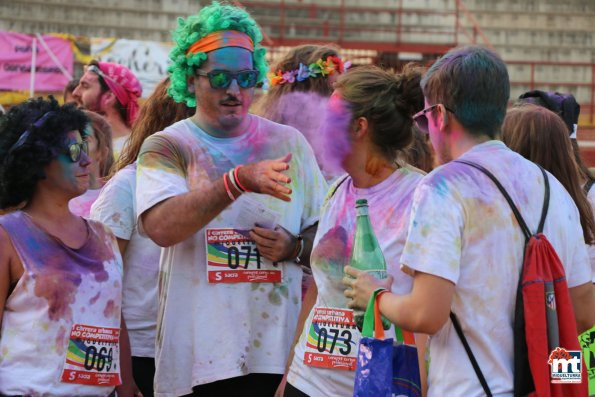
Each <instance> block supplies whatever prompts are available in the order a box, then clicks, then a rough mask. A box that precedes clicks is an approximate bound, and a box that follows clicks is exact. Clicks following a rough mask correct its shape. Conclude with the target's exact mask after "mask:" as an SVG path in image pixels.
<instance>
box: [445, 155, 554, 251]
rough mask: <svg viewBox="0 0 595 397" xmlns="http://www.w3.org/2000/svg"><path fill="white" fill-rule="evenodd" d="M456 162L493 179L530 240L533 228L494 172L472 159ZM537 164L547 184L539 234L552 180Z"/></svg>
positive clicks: (543, 222)
mask: <svg viewBox="0 0 595 397" xmlns="http://www.w3.org/2000/svg"><path fill="white" fill-rule="evenodd" d="M455 163H461V164H467V165H468V166H471V167H473V168H476V169H478V170H480V171H481V172H483V173H484V174H485V175H486V176H487V177H488V178H490V179H491V180H492V182H494V184H495V185H496V187H497V188H498V190H500V192H501V193H502V195H503V196H504V198H505V199H506V201H507V202H508V205H509V206H510V209H512V212H513V213H514V217H515V218H516V220H517V222H518V223H519V226H520V227H521V230H522V231H523V234H524V235H525V238H526V239H527V240H528V239H529V238H530V237H531V236H532V235H533V233H531V230H530V229H529V227H528V226H527V224H526V223H525V220H524V219H523V217H522V216H521V213H520V212H519V210H518V208H517V207H516V205H514V202H513V201H512V198H511V197H510V195H509V194H508V192H507V191H506V189H504V186H502V184H501V183H500V181H499V180H498V179H496V177H495V176H494V174H492V173H491V172H490V171H488V170H487V169H486V168H485V167H483V166H481V165H479V164H477V163H473V162H471V161H467V160H455ZM537 166H538V167H539V169H540V171H541V174H542V175H543V182H544V185H545V193H544V196H543V208H542V209H541V219H540V220H539V226H538V227H537V232H536V233H535V234H539V233H542V232H543V226H544V224H545V218H546V217H547V213H548V209H549V203H550V182H549V179H548V177H547V174H546V173H545V170H544V169H543V167H542V166H540V165H539V164H537Z"/></svg>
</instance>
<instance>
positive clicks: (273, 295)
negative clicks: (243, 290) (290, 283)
mask: <svg viewBox="0 0 595 397" xmlns="http://www.w3.org/2000/svg"><path fill="white" fill-rule="evenodd" d="M268 297H269V302H271V304H273V305H275V306H280V305H281V295H280V294H279V293H278V292H276V291H275V290H272V291H271V292H269V295H268Z"/></svg>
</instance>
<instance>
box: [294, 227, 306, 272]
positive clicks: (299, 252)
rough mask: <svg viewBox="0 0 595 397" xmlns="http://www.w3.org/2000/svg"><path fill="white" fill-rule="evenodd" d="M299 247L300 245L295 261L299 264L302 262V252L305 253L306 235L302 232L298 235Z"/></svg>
mask: <svg viewBox="0 0 595 397" xmlns="http://www.w3.org/2000/svg"><path fill="white" fill-rule="evenodd" d="M296 237H297V244H298V245H297V246H296V248H297V247H299V250H297V255H296V256H295V259H294V261H295V263H297V264H298V265H299V264H300V263H301V262H302V260H301V259H300V256H302V254H303V253H304V245H305V244H304V237H303V236H302V235H301V234H298V235H297V236H296Z"/></svg>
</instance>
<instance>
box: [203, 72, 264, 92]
mask: <svg viewBox="0 0 595 397" xmlns="http://www.w3.org/2000/svg"><path fill="white" fill-rule="evenodd" d="M196 75H197V76H204V77H207V78H208V79H209V84H211V88H214V89H216V90H222V89H225V88H227V87H229V86H230V85H231V82H232V81H233V80H235V81H237V82H238V85H239V86H240V88H252V87H254V86H255V85H256V83H257V82H258V71H257V70H242V71H239V72H236V73H234V72H230V71H228V70H212V71H210V72H205V71H204V70H200V69H197V70H196Z"/></svg>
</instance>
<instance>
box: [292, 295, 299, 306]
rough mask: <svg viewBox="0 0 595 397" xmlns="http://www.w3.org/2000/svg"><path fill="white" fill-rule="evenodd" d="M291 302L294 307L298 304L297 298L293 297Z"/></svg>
mask: <svg viewBox="0 0 595 397" xmlns="http://www.w3.org/2000/svg"><path fill="white" fill-rule="evenodd" d="M291 301H292V302H293V304H294V305H297V304H298V303H300V300H299V299H298V297H297V296H294V297H293V298H292V299H291Z"/></svg>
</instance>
